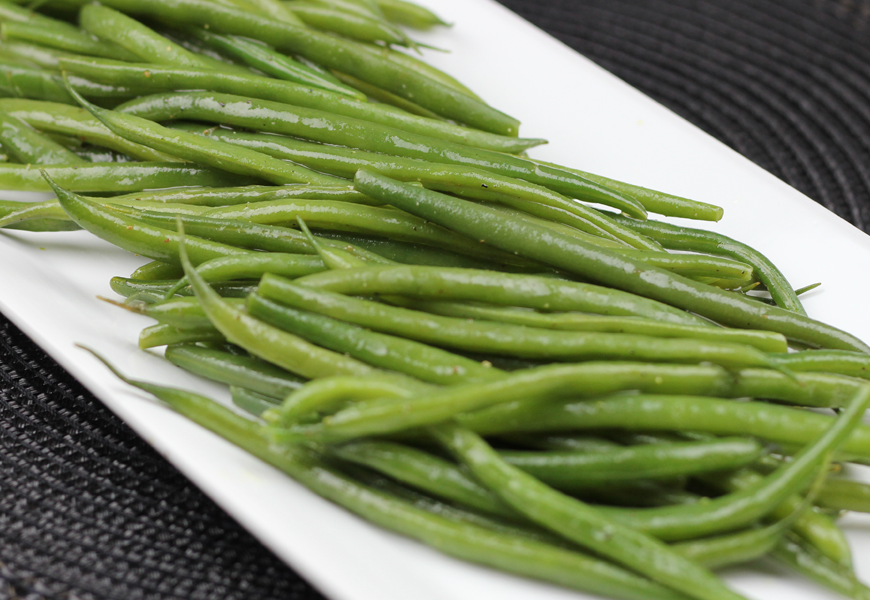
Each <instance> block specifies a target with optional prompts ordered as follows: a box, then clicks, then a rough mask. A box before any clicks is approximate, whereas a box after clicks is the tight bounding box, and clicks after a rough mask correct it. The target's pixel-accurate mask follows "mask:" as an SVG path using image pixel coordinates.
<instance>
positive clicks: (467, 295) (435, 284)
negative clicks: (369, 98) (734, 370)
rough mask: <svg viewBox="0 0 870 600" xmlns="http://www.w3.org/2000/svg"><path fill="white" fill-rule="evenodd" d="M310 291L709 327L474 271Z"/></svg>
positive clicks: (623, 298)
mask: <svg viewBox="0 0 870 600" xmlns="http://www.w3.org/2000/svg"><path fill="white" fill-rule="evenodd" d="M297 283H298V284H299V285H303V286H305V287H309V288H312V289H318V290H322V291H328V292H335V293H339V294H346V295H352V296H353V295H371V294H383V295H397V296H411V297H420V298H437V299H439V300H441V299H444V300H470V301H486V302H492V303H496V304H501V305H507V306H520V307H526V308H534V309H538V310H546V311H550V310H553V311H578V312H588V313H594V314H601V315H618V316H638V317H648V318H651V319H657V320H660V321H664V322H668V323H682V324H686V325H708V326H709V323H708V322H707V321H704V320H702V319H699V318H697V317H695V316H693V315H691V314H688V313H686V312H684V311H681V310H677V309H674V308H672V307H670V306H667V305H665V304H661V303H659V302H655V301H653V300H648V299H646V298H640V297H638V296H633V295H631V294H627V293H625V292H621V291H619V290H613V289H609V288H603V287H600V286H595V285H590V284H584V283H579V282H574V281H565V280H559V279H552V278H547V277H541V276H537V275H518V274H511V273H492V272H489V271H481V270H474V269H445V268H432V267H410V266H389V267H369V268H366V269H354V270H353V271H327V272H325V273H319V274H317V275H309V276H306V277H303V278H300V279H299V280H298V281H297Z"/></svg>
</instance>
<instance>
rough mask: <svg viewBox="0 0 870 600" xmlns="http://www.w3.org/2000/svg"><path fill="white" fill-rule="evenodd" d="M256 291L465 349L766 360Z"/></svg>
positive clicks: (273, 281) (279, 286) (750, 352)
mask: <svg viewBox="0 0 870 600" xmlns="http://www.w3.org/2000/svg"><path fill="white" fill-rule="evenodd" d="M258 293H259V295H261V296H263V297H265V298H268V299H270V300H275V301H277V302H280V303H282V304H286V305H288V306H291V307H292V308H296V309H301V310H307V311H311V312H315V313H318V314H321V315H325V316H329V317H332V318H334V319H340V320H342V321H347V322H349V323H353V324H355V325H359V326H361V327H367V328H370V329H373V330H375V331H379V332H381V333H388V334H392V335H399V336H403V337H407V338H410V339H414V340H417V341H420V342H423V343H427V344H434V345H438V346H443V347H448V348H454V349H457V350H461V351H466V352H483V353H493V354H503V355H507V356H517V357H521V358H538V359H549V360H561V361H571V360H573V361H578V360H600V359H612V360H621V359H622V360H649V361H657V362H658V361H664V362H689V363H697V362H703V361H709V362H712V363H715V364H720V365H723V366H730V367H740V366H752V365H766V364H768V363H769V361H768V359H767V357H766V356H765V355H764V354H763V353H762V352H760V351H758V350H757V349H755V348H752V347H749V346H740V345H737V344H730V343H724V342H707V341H704V340H693V339H668V338H661V339H660V338H652V337H646V336H639V335H632V334H608V333H597V332H573V331H571V332H568V331H554V330H545V329H535V328H532V327H525V326H517V325H510V324H506V323H496V322H481V321H468V320H466V319H454V318H452V317H441V316H435V315H429V314H427V313H423V312H419V311H414V310H409V309H405V308H400V307H394V306H386V305H383V304H379V303H375V302H370V301H367V300H360V299H356V298H351V297H347V296H343V295H341V294H335V293H332V292H323V291H319V290H314V289H311V288H308V287H304V286H302V285H296V284H294V283H293V282H291V281H288V280H286V279H283V278H280V277H277V276H274V275H271V274H267V275H265V276H264V277H263V279H262V280H261V282H260V286H259V288H258Z"/></svg>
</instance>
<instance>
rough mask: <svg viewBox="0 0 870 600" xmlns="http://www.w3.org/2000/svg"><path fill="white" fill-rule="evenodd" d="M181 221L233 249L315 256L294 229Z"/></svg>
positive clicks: (373, 259) (370, 258)
mask: <svg viewBox="0 0 870 600" xmlns="http://www.w3.org/2000/svg"><path fill="white" fill-rule="evenodd" d="M288 187H289V186H288ZM138 217H139V218H140V219H142V220H143V221H144V222H146V223H150V224H152V225H156V226H158V227H159V226H161V225H165V226H168V227H169V226H174V225H175V220H176V219H175V218H174V217H173V216H171V215H166V214H160V213H155V212H151V211H146V212H141V213H139V214H138ZM179 218H180V219H181V221H182V223H183V224H184V226H185V227H186V228H187V229H188V231H190V233H192V234H193V235H197V236H199V237H203V238H205V239H210V240H213V241H216V242H221V243H225V244H228V245H230V246H236V247H240V248H254V249H258V250H268V251H270V252H286V253H289V254H314V253H315V251H314V248H312V247H311V244H310V243H309V242H308V240H307V239H306V237H305V235H304V234H302V233H301V232H299V231H297V230H295V229H290V228H287V227H276V226H273V225H258V224H256V223H244V222H239V221H234V220H232V219H216V218H213V217H204V216H202V215H196V216H192V215H181V216H180V217H179ZM318 239H319V240H320V243H321V244H326V245H329V246H332V247H335V248H343V249H345V250H347V251H351V252H353V253H354V254H355V255H356V256H358V257H359V258H361V259H362V260H364V261H366V262H369V263H372V264H376V265H377V264H381V265H383V264H391V263H390V261H388V260H387V259H384V258H381V257H380V256H379V255H377V254H375V253H373V252H369V251H367V250H364V249H362V248H357V247H355V246H353V245H352V244H349V243H348V242H344V241H341V240H331V239H325V238H318Z"/></svg>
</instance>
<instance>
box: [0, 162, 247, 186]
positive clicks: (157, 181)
mask: <svg viewBox="0 0 870 600" xmlns="http://www.w3.org/2000/svg"><path fill="white" fill-rule="evenodd" d="M41 170H44V171H45V172H46V173H47V174H48V175H49V177H51V178H52V180H54V181H56V182H57V184H58V185H60V186H61V187H63V188H65V189H68V190H70V191H76V192H136V191H139V190H147V189H154V188H163V187H178V186H189V185H204V186H210V187H211V186H216V187H221V186H227V185H232V184H234V183H239V182H240V180H244V179H245V178H240V177H239V176H238V175H231V174H228V173H225V172H222V171H218V170H216V169H210V168H208V167H198V166H195V165H186V164H181V163H164V162H140V163H91V164H87V163H85V164H81V163H77V164H72V165H48V166H45V167H43V168H42V169H37V168H33V167H30V166H29V165H14V164H0V188H3V189H5V190H20V191H24V192H50V191H52V188H51V186H49V185H48V183H46V181H45V180H44V179H43V178H42V175H40V171H41Z"/></svg>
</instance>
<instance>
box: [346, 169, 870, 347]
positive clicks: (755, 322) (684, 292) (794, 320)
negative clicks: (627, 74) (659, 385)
mask: <svg viewBox="0 0 870 600" xmlns="http://www.w3.org/2000/svg"><path fill="white" fill-rule="evenodd" d="M355 186H356V187H357V189H359V190H360V191H362V192H363V193H365V194H366V195H367V196H370V197H373V198H377V199H380V200H383V201H384V202H388V203H390V204H392V205H394V206H396V207H397V208H401V209H403V210H407V211H408V212H410V213H412V214H416V215H417V216H420V217H422V218H425V219H429V220H431V221H434V222H436V223H439V224H441V225H443V226H445V227H447V228H449V229H452V230H454V231H458V232H460V233H464V234H466V235H468V236H470V237H472V238H474V239H480V240H486V243H488V244H491V245H493V246H496V247H498V248H501V249H502V250H505V251H512V250H513V251H517V248H518V246H519V243H520V240H522V253H523V255H525V256H527V257H529V258H531V259H534V260H540V261H542V262H545V263H547V264H550V265H552V266H554V267H556V268H560V269H565V270H566V271H568V272H571V273H575V274H577V275H580V276H581V277H585V278H588V279H591V280H592V281H596V282H599V283H602V284H605V285H609V286H612V287H615V288H618V289H622V290H626V291H629V292H633V293H636V294H639V295H643V296H646V297H649V298H653V299H656V300H661V301H664V302H667V303H668V304H671V305H672V306H675V307H679V308H684V309H686V310H691V311H693V312H695V313H697V314H699V315H701V316H705V317H708V318H711V319H714V320H716V321H719V322H721V323H723V324H725V325H729V326H734V327H739V328H743V329H765V330H768V331H775V332H777V333H782V334H783V335H785V336H786V337H788V338H791V339H795V340H797V341H799V342H804V343H808V344H811V345H815V346H823V347H829V348H835V349H843V350H856V351H859V352H870V348H868V347H867V345H865V344H864V343H863V342H862V341H860V340H859V339H857V338H855V337H854V336H852V335H850V334H848V333H846V332H843V331H841V330H839V329H836V328H834V327H831V326H829V325H826V324H824V323H820V322H818V321H813V320H811V319H809V318H807V317H805V316H804V315H800V314H796V313H793V312H791V311H788V310H785V309H782V308H778V307H775V306H766V305H761V304H759V303H757V302H754V301H753V300H749V299H746V298H744V297H743V296H741V295H739V294H734V293H731V292H727V291H724V290H719V289H718V288H715V287H712V286H708V285H704V284H701V283H697V282H695V281H692V280H691V279H687V278H684V277H680V276H679V275H674V274H672V273H669V272H667V271H663V270H660V269H656V268H654V267H648V266H645V265H643V264H642V263H640V262H638V261H634V260H631V259H628V258H624V257H621V256H618V255H616V254H615V253H613V252H611V251H609V250H607V249H605V248H599V247H596V246H592V245H590V244H584V243H582V242H579V241H578V240H575V239H571V238H568V237H567V236H560V235H559V234H557V233H554V232H552V231H549V230H543V228H540V227H536V226H534V225H531V224H529V223H525V222H522V221H519V220H514V219H510V218H507V217H506V216H505V215H504V214H502V213H499V212H498V211H493V210H492V209H489V208H487V207H483V206H480V205H478V204H474V203H471V202H468V201H465V200H461V199H459V198H453V197H448V196H445V195H444V194H439V193H437V192H433V191H430V190H426V189H423V188H418V187H414V186H409V185H407V184H403V183H400V182H397V181H395V180H391V179H389V178H387V177H383V176H381V175H376V174H374V173H370V172H366V171H360V172H358V173H357V176H356V179H355Z"/></svg>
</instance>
